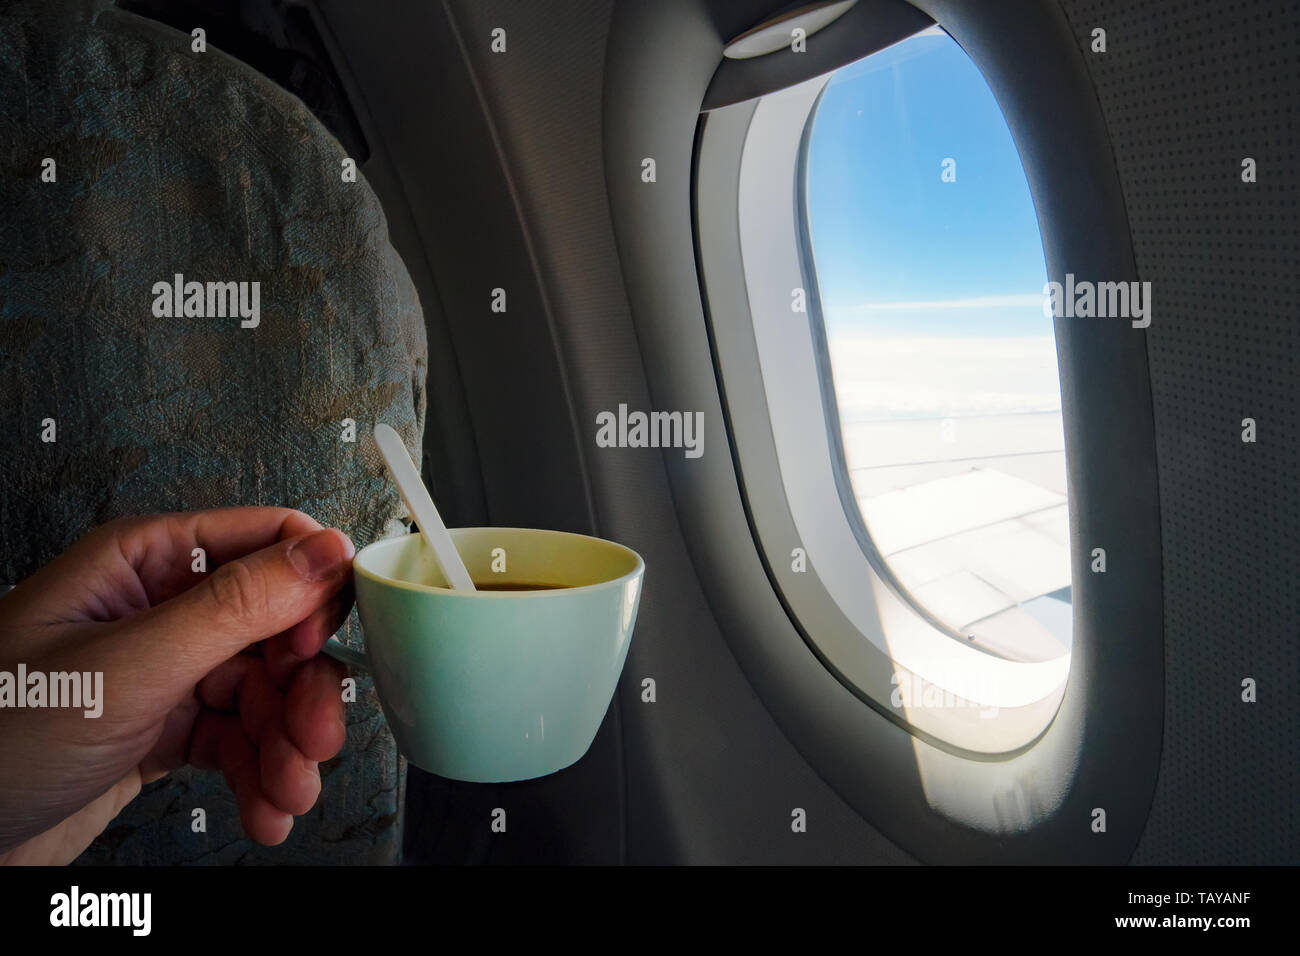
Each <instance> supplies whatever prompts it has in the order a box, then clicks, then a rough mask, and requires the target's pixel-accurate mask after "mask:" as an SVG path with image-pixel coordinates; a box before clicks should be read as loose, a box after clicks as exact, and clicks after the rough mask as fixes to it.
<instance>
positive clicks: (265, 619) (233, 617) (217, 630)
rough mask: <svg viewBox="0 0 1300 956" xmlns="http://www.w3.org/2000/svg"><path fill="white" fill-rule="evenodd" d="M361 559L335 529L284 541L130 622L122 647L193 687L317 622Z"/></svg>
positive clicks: (138, 661)
mask: <svg viewBox="0 0 1300 956" xmlns="http://www.w3.org/2000/svg"><path fill="white" fill-rule="evenodd" d="M355 553H356V549H355V548H354V547H353V546H352V542H351V541H350V540H349V539H348V536H347V535H345V534H344V533H343V532H341V531H337V530H335V529H333V528H326V529H325V530H323V531H317V532H314V533H313V534H309V535H304V536H302V537H299V538H291V539H289V540H287V541H279V542H277V543H275V544H273V545H271V546H270V547H268V548H263V549H262V550H261V551H257V552H255V553H253V554H250V555H247V556H246V557H243V558H239V559H238V560H236V561H229V562H227V563H225V564H223V565H222V566H221V567H219V568H217V570H216V571H214V572H213V573H212V574H211V575H210V576H208V577H207V578H206V579H204V581H203V582H202V583H201V584H197V585H195V586H194V587H192V588H190V589H189V590H188V591H185V592H183V593H181V594H178V595H177V596H176V597H174V598H172V599H171V600H170V601H165V602H164V603H162V604H159V605H158V606H157V607H155V608H152V609H151V610H149V611H146V612H145V613H143V614H140V615H137V616H136V617H133V618H130V619H129V620H128V621H126V622H124V623H123V627H124V631H125V632H126V633H125V634H122V635H119V638H118V641H116V642H115V643H116V644H117V645H118V647H120V648H121V650H122V651H123V652H124V653H129V654H130V660H131V661H132V664H134V665H135V666H138V667H142V668H144V669H147V670H149V671H152V672H153V673H154V674H155V675H156V674H158V673H159V672H162V673H165V674H167V676H168V677H169V678H176V679H179V680H182V681H183V682H184V684H185V685H186V686H188V685H190V684H193V683H196V682H197V681H198V680H199V679H201V678H202V677H203V676H204V675H205V674H207V672H208V671H210V670H212V668H214V667H216V666H217V665H218V664H220V663H221V662H222V661H225V660H227V659H229V658H231V657H233V656H234V655H235V654H238V653H239V652H240V651H242V650H243V649H244V648H246V647H248V645H250V644H253V643H255V642H257V641H260V640H263V639H265V638H268V637H272V636H274V635H276V634H279V633H280V632H281V631H285V630H288V629H289V628H291V627H293V625H295V624H297V623H298V622H299V621H301V620H304V619H305V618H307V617H310V616H311V614H312V613H313V612H314V611H315V610H316V609H317V608H319V607H321V605H323V604H324V603H325V602H326V601H328V600H329V599H330V598H331V597H333V596H334V594H335V593H336V592H337V591H338V590H339V589H340V588H341V587H342V586H343V584H344V583H345V582H346V581H347V579H348V576H349V575H350V574H351V573H352V556H353V554H355ZM128 634H129V637H127V636H126V635H128ZM123 637H126V640H123V639H122V638H123ZM155 679H156V678H155Z"/></svg>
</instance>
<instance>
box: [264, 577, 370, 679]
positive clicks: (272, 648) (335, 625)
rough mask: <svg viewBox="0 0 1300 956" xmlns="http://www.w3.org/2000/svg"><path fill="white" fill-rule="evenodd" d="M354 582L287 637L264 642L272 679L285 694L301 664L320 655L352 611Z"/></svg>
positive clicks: (294, 628)
mask: <svg viewBox="0 0 1300 956" xmlns="http://www.w3.org/2000/svg"><path fill="white" fill-rule="evenodd" d="M352 601H353V590H352V580H351V579H350V578H349V579H348V581H347V583H346V584H344V586H343V587H342V588H341V589H340V590H339V592H338V593H337V594H335V595H334V597H332V598H331V599H330V600H329V601H328V602H326V603H325V604H324V605H323V606H321V607H319V608H317V609H316V611H315V612H314V613H313V614H312V615H311V617H309V618H307V619H306V620H304V621H299V622H298V623H297V624H295V625H294V626H293V627H291V628H290V629H289V630H287V631H285V632H284V633H283V634H277V635H276V636H275V637H272V638H269V639H268V640H266V641H263V642H262V644H261V651H262V657H264V658H265V659H266V663H267V667H268V669H269V670H270V672H271V679H272V680H274V681H275V683H276V685H277V686H278V687H280V689H281V690H284V689H287V687H288V686H289V678H290V676H291V675H292V674H293V673H294V671H295V669H296V668H297V667H298V665H299V664H302V663H303V662H304V661H309V660H311V659H312V658H314V657H315V656H316V655H317V654H319V653H320V651H321V648H322V647H324V646H325V642H326V641H327V640H329V638H330V637H331V636H332V635H333V634H335V633H337V632H338V629H339V628H340V627H342V626H343V623H344V622H345V621H346V620H347V619H348V614H349V613H350V612H351V610H352Z"/></svg>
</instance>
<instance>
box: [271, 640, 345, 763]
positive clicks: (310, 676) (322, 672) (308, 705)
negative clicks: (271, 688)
mask: <svg viewBox="0 0 1300 956" xmlns="http://www.w3.org/2000/svg"><path fill="white" fill-rule="evenodd" d="M346 676H347V672H346V671H345V669H344V667H343V665H342V664H340V663H339V662H338V661H335V660H331V659H330V658H327V657H317V658H314V659H312V660H310V661H307V663H305V664H303V665H302V666H301V667H299V668H298V669H297V670H296V671H294V674H293V680H292V681H291V682H290V684H289V691H288V693H287V694H286V695H285V708H284V728H285V731H286V732H287V733H288V735H289V739H290V740H291V741H293V744H294V746H296V747H297V748H298V749H299V751H301V752H302V754H303V756H304V757H307V758H308V759H311V760H315V761H318V762H319V761H323V760H329V759H330V758H332V757H333V756H334V755H335V754H337V753H338V752H339V751H340V750H342V749H343V744H344V742H345V741H346V739H347V732H348V731H347V725H346V724H345V723H344V721H343V695H342V691H341V688H342V684H343V678H344V677H346Z"/></svg>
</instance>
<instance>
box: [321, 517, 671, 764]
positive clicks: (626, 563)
mask: <svg viewBox="0 0 1300 956" xmlns="http://www.w3.org/2000/svg"><path fill="white" fill-rule="evenodd" d="M451 536H452V539H453V540H454V541H455V543H456V549H457V550H458V551H459V552H460V555H461V559H462V560H463V561H464V562H465V567H466V569H467V570H468V571H469V574H470V577H471V578H472V579H473V580H474V582H475V584H485V583H487V584H499V585H506V584H521V583H523V584H549V585H559V586H560V587H558V588H556V589H555V590H542V591H514V592H511V591H478V592H475V593H472V594H469V593H463V592H458V591H453V590H451V589H450V588H449V587H448V584H447V580H446V578H445V577H443V575H442V572H441V571H440V570H439V569H438V567H437V565H436V564H435V563H434V560H433V555H432V553H431V551H430V549H429V547H428V546H427V545H426V544H425V543H424V542H423V541H422V540H421V536H420V535H418V534H413V535H406V536H404V537H401V538H387V539H384V540H381V541H377V542H375V543H374V544H372V545H370V546H369V547H366V548H363V549H362V550H361V551H360V552H359V553H358V554H357V555H356V557H355V558H354V559H353V562H352V567H353V572H354V574H353V579H354V581H355V585H356V596H357V610H358V612H359V613H360V616H361V628H362V631H363V632H364V635H365V642H366V650H365V651H364V652H361V651H357V650H353V649H352V648H349V647H347V646H345V645H344V644H342V643H340V642H339V641H338V640H336V639H334V638H331V639H330V641H329V643H328V644H326V646H325V652H326V653H327V654H330V655H331V656H332V657H335V658H337V659H339V660H342V661H344V662H345V663H348V664H352V665H354V666H357V667H362V668H365V669H366V670H369V671H370V672H371V674H373V675H374V678H375V689H376V691H377V692H378V695H379V702H380V704H381V705H382V706H383V709H384V716H385V717H387V719H388V725H389V727H390V728H391V729H392V732H393V737H394V739H395V740H396V741H397V746H398V748H399V749H400V750H401V751H402V753H403V754H405V755H406V758H407V759H408V760H409V761H410V762H411V763H413V764H415V766H417V767H419V768H421V769H423V770H427V771H429V772H431V773H436V774H438V775H440V776H443V777H450V778H451V779H453V780H470V781H475V782H480V783H501V782H504V781H509V780H528V779H530V778H533V777H540V776H543V775H545V774H548V773H554V772H555V771H557V770H561V769H563V768H564V767H567V766H569V765H570V764H572V763H574V762H575V761H576V760H578V759H579V758H580V757H582V755H583V754H585V753H586V752H587V748H588V747H589V746H591V741H592V740H593V739H594V738H595V736H596V731H597V730H599V729H600V723H601V720H602V719H603V718H604V716H605V711H606V710H607V709H608V708H609V702H610V700H611V699H612V698H613V696H614V689H615V687H616V686H617V684H618V677H619V674H620V673H621V672H622V670H623V662H624V661H625V660H626V659H627V649H628V645H629V643H630V642H631V639H632V628H633V625H634V624H635V623H636V612H637V605H638V604H639V602H640V597H641V580H642V576H643V575H644V573H645V563H644V562H643V561H642V560H641V558H640V556H639V555H637V553H636V552H635V551H632V550H630V549H628V548H625V547H623V546H622V545H620V544H614V543H613V542H612V541H603V540H601V539H600V538H591V537H587V536H586V535H580V534H569V533H566V532H562V531H539V530H529V529H523V528H454V529H452V530H451ZM503 563H504V567H505V571H504V572H501V571H496V570H494V566H495V568H501V567H502V566H503Z"/></svg>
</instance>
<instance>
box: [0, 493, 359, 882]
mask: <svg viewBox="0 0 1300 956" xmlns="http://www.w3.org/2000/svg"><path fill="white" fill-rule="evenodd" d="M195 548H202V549H204V551H205V552H206V561H207V565H208V571H207V572H196V571H194V570H192V565H193V562H194V561H195V558H194V557H193V550H194V549H195ZM353 553H354V548H353V546H352V542H351V541H349V540H348V538H347V536H346V535H344V534H343V533H342V532H340V531H337V530H323V529H322V528H321V525H320V524H319V523H317V522H316V521H315V520H314V519H312V518H310V517H308V516H307V515H305V514H303V513H301V512H298V511H292V510H290V509H287V508H251V507H250V508H228V509H220V510H214V511H203V512H195V513H188V514H169V515H158V516H152V517H144V518H125V519H120V520H118V521H113V522H110V523H109V524H106V525H104V526H103V527H101V528H98V529H96V530H95V531H93V532H91V533H90V534H88V535H87V536H86V537H84V538H82V539H81V540H80V541H78V542H77V543H76V544H75V545H73V546H72V547H71V548H70V549H68V551H66V552H65V553H64V554H62V555H60V556H59V557H58V558H56V559H55V560H54V561H52V562H50V563H49V564H48V565H46V566H45V567H44V568H42V569H41V570H40V571H38V572H37V573H36V574H34V575H32V576H31V577H30V578H28V579H27V580H26V581H24V582H22V583H21V584H19V585H18V586H17V587H16V588H14V590H13V591H11V592H9V593H8V594H7V595H4V596H3V597H0V673H3V672H8V673H10V674H15V675H16V674H17V671H18V665H19V664H20V663H21V664H24V665H26V671H27V673H28V674H32V673H34V672H43V673H45V674H52V673H56V672H79V673H83V674H84V673H87V672H89V673H92V674H93V673H102V675H103V685H102V700H101V701H99V702H98V703H97V704H96V706H97V707H98V706H100V705H102V714H101V715H100V716H98V717H89V718H88V717H87V716H86V715H85V712H84V711H85V708H81V707H73V708H55V707H41V708H24V709H14V708H12V707H3V708H0V862H8V863H64V862H70V861H71V860H72V859H74V858H75V857H76V856H77V855H78V854H79V853H80V852H81V851H82V850H83V849H84V848H85V847H86V846H87V845H89V843H90V841H91V840H93V839H94V837H95V836H96V835H97V834H98V833H100V832H101V831H102V830H103V828H104V827H105V826H107V824H108V823H109V822H110V821H111V820H112V819H113V817H114V816H116V815H117V813H118V811H119V810H120V809H121V808H122V807H123V806H124V805H125V804H126V803H127V802H129V801H130V800H131V799H132V798H133V797H134V796H135V794H136V793H138V792H139V789H140V787H141V785H142V784H144V783H148V782H150V781H152V780H155V779H157V778H158V777H161V776H162V775H164V774H165V773H167V772H168V771H170V770H173V769H175V768H177V767H180V766H183V765H184V764H186V763H190V764H193V765H194V766H196V767H199V768H202V769H219V770H221V771H222V772H223V774H224V775H225V778H226V782H227V784H228V785H229V786H230V788H231V790H232V791H233V792H234V794H235V797H236V799H237V801H238V803H239V811H240V818H241V821H242V823H243V826H244V830H245V831H246V832H247V833H248V835H249V836H250V837H251V838H252V839H254V840H257V841H258V842H260V843H264V844H276V843H279V842H281V841H283V840H284V839H285V837H287V836H288V835H289V831H290V829H291V828H292V826H293V817H294V816H295V815H300V814H303V813H306V812H307V811H308V810H309V809H311V807H312V806H313V805H314V804H315V802H316V798H317V797H318V796H319V795H320V774H319V771H318V768H317V764H318V762H319V761H322V760H328V759H329V758H331V757H333V756H334V755H335V754H336V753H338V751H339V750H340V748H341V747H342V746H343V742H344V736H345V728H344V723H343V704H342V698H341V695H340V692H339V689H340V682H341V680H342V677H343V668H342V665H340V664H338V663H337V662H335V661H332V660H330V659H328V658H325V657H318V656H317V654H318V652H319V651H320V649H321V647H322V645H323V644H324V643H325V641H326V640H327V639H328V638H329V636H330V635H331V634H333V633H334V631H336V630H337V629H338V628H339V626H341V624H342V622H343V621H344V619H345V618H346V617H347V614H348V612H349V610H350V609H351V606H352V591H351V559H352V555H353ZM19 692H22V689H21V688H19Z"/></svg>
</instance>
